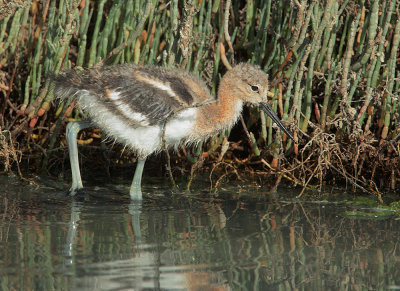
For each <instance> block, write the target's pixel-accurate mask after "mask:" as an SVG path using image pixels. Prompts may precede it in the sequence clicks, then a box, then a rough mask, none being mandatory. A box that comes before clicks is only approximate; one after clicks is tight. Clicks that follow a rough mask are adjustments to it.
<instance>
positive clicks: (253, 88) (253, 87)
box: [250, 85, 258, 92]
mask: <svg viewBox="0 0 400 291" xmlns="http://www.w3.org/2000/svg"><path fill="white" fill-rule="evenodd" d="M250 88H251V91H253V92H258V86H255V85H253V86H250Z"/></svg>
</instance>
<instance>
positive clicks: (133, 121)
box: [53, 65, 215, 127]
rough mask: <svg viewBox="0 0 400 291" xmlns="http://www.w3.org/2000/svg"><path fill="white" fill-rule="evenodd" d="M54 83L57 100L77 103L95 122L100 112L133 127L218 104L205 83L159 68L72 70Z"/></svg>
mask: <svg viewBox="0 0 400 291" xmlns="http://www.w3.org/2000/svg"><path fill="white" fill-rule="evenodd" d="M53 79H54V84H55V91H54V92H55V95H56V97H57V98H61V99H66V98H73V99H75V100H76V101H77V103H78V104H80V105H81V106H82V107H83V109H84V110H85V111H86V112H88V114H89V117H91V118H92V119H94V121H95V122H96V119H97V118H99V117H101V115H99V114H98V113H96V112H97V111H100V112H102V111H105V110H106V111H110V112H112V113H114V114H118V115H120V116H123V117H124V119H125V121H126V122H128V123H129V124H130V125H131V126H132V127H141V126H149V125H156V124H162V123H163V122H164V121H165V120H166V119H167V118H169V117H171V116H173V115H174V113H177V112H179V111H182V110H184V109H186V108H190V107H197V106H201V105H204V104H207V103H211V102H214V101H215V98H213V97H212V96H211V95H210V93H209V90H208V88H207V86H206V85H205V83H204V82H203V81H202V80H201V79H199V78H197V77H195V76H193V75H191V74H189V73H186V72H184V71H181V70H177V69H166V68H162V67H156V66H144V67H142V66H137V65H117V66H104V67H100V68H93V69H88V70H81V71H79V70H68V71H64V72H61V73H60V74H59V75H57V76H55V77H54V78H53ZM93 113H94V114H93Z"/></svg>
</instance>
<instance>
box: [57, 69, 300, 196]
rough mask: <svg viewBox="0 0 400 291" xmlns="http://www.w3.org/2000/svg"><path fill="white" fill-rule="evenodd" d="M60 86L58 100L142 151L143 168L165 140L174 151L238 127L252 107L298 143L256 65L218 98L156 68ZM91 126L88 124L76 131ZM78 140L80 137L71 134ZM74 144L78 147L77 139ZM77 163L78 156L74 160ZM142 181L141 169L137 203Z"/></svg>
mask: <svg viewBox="0 0 400 291" xmlns="http://www.w3.org/2000/svg"><path fill="white" fill-rule="evenodd" d="M54 82H55V94H56V96H57V97H58V98H61V99H65V98H73V99H75V100H76V102H77V103H78V104H79V105H80V106H81V107H82V109H83V110H84V111H85V112H87V114H88V116H89V118H90V119H91V121H92V123H93V124H95V125H96V126H98V127H99V128H101V129H102V130H103V131H105V133H106V134H107V135H108V136H110V137H112V138H114V139H115V140H117V141H118V142H120V143H122V144H124V145H126V146H127V147H129V148H130V149H132V150H134V151H135V152H137V153H138V155H139V160H140V161H142V162H141V163H140V168H141V169H143V165H144V160H145V158H146V157H147V156H148V155H150V154H152V153H154V152H158V151H160V150H161V149H162V146H163V140H164V141H165V143H166V145H167V146H172V147H174V146H178V145H179V144H182V143H195V142H199V141H201V140H204V139H207V138H209V137H211V136H213V135H215V134H217V133H219V132H221V131H222V130H224V129H227V128H230V127H232V126H233V125H234V124H235V122H236V121H237V119H238V118H239V116H240V114H241V111H242V108H243V105H244V104H246V103H252V104H261V105H262V106H261V108H262V109H263V110H264V111H265V112H266V113H267V114H268V115H269V116H270V117H271V118H272V119H273V120H274V121H275V122H276V123H277V124H278V125H279V126H280V127H281V129H282V130H284V131H285V133H286V134H287V135H288V136H289V137H290V138H292V139H293V137H292V136H291V134H290V133H289V132H288V131H287V130H286V128H285V127H284V126H283V125H282V123H281V122H280V121H279V119H278V117H277V116H276V114H275V113H274V112H273V111H272V109H271V108H270V107H269V105H268V104H267V103H266V102H267V91H268V80H267V77H266V75H265V74H264V72H263V71H261V70H260V69H259V68H258V67H256V66H254V65H249V64H239V65H237V66H236V67H234V68H233V69H232V70H230V71H228V72H227V73H226V74H225V75H224V77H223V78H222V79H221V82H220V85H219V88H218V98H217V100H216V99H215V98H213V97H212V96H211V94H210V92H209V90H208V88H207V86H206V85H205V83H204V82H203V81H202V80H201V79H199V78H197V77H195V76H194V75H191V74H189V73H187V72H184V71H180V70H176V69H166V68H161V67H155V66H147V67H140V66H136V65H118V66H111V67H101V68H95V69H89V70H84V71H79V72H78V71H72V70H70V71H65V72H62V73H61V74H59V75H57V76H56V77H54ZM87 126H88V124H87V123H85V125H84V126H79V128H78V127H77V128H76V129H74V131H77V130H80V129H82V128H84V127H87ZM71 127H72V126H71ZM164 127H165V128H164ZM70 132H71V130H70ZM163 134H165V135H164V136H163ZM72 136H73V137H72ZM67 138H68V136H67ZM72 138H76V134H75V136H74V135H73V134H71V137H70V139H72ZM69 146H73V143H72V142H71V141H69ZM75 147H76V142H75ZM72 159H75V157H72V156H71V161H72ZM76 160H77V158H76ZM72 163H73V162H71V164H72ZM74 167H77V166H74ZM74 167H73V168H74ZM138 168H139V165H138ZM138 172H139V173H138ZM78 174H79V168H78ZM78 176H79V178H78ZM136 176H140V177H139V178H137V177H136ZM74 179H75V180H78V179H79V181H75V182H74ZM140 179H141V170H137V171H136V173H135V179H134V183H133V184H132V187H131V197H132V199H141V191H140ZM79 182H80V183H79ZM81 184H82V183H81V181H80V174H79V175H77V174H76V173H74V170H73V187H72V188H71V191H72V192H74V191H75V190H76V189H79V188H81V187H82V185H81Z"/></svg>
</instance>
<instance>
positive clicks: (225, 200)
mask: <svg viewBox="0 0 400 291" xmlns="http://www.w3.org/2000/svg"><path fill="white" fill-rule="evenodd" d="M0 185H1V188H2V190H1V191H0V213H1V215H0V221H1V223H0V249H1V252H0V289H1V290H16V289H19V290H400V255H399V252H400V240H399V238H400V225H399V224H400V221H398V216H397V215H393V214H389V215H386V216H383V218H381V219H379V220H376V219H365V218H363V219H355V218H351V217H349V216H347V215H344V214H345V213H347V212H346V211H348V210H354V206H352V207H349V206H347V205H345V204H341V203H330V202H326V201H306V202H305V201H303V202H300V201H298V200H296V199H294V198H290V197H293V196H294V195H295V194H296V191H297V190H291V189H284V188H280V189H278V190H279V192H278V193H277V195H274V197H272V196H271V195H268V194H267V193H266V192H264V191H263V189H259V188H257V187H254V186H252V185H247V186H245V185H231V186H229V187H225V188H223V189H221V190H220V191H219V192H218V195H216V194H210V193H208V189H207V186H204V189H202V190H201V191H200V190H193V191H192V192H191V193H190V194H185V193H175V194H171V193H170V191H166V190H163V187H158V189H157V188H149V186H148V187H146V188H145V192H146V193H147V195H146V196H147V197H146V199H145V200H144V202H143V204H142V205H138V204H135V203H132V202H130V201H129V199H128V196H127V190H126V189H124V190H121V191H118V190H115V188H114V187H111V186H106V187H104V188H103V187H102V188H96V187H89V188H88V189H87V190H86V192H85V193H86V196H84V197H80V198H79V199H75V200H72V199H71V198H69V197H66V196H65V190H66V187H67V185H66V184H62V183H57V182H56V183H54V184H53V185H52V184H51V183H48V181H47V183H41V186H40V187H39V188H36V187H35V186H34V185H26V183H21V182H20V181H19V180H17V179H15V178H10V177H4V176H3V177H0ZM45 185H47V186H45ZM49 185H50V186H49ZM121 192H122V193H121ZM125 192H126V194H125ZM297 192H298V191H297Z"/></svg>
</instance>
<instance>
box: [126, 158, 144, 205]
mask: <svg viewBox="0 0 400 291" xmlns="http://www.w3.org/2000/svg"><path fill="white" fill-rule="evenodd" d="M145 162H146V158H141V157H138V162H137V165H136V170H135V175H134V176H133V181H132V185H131V189H130V190H129V195H130V196H131V199H132V200H142V199H143V198H142V186H141V184H142V174H143V168H144V163H145Z"/></svg>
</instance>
